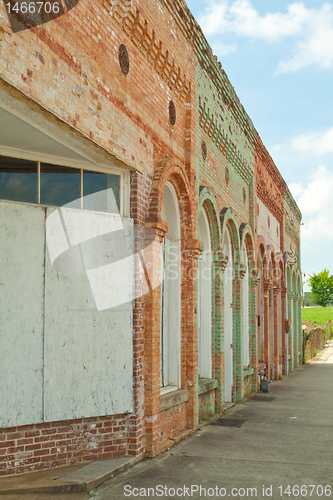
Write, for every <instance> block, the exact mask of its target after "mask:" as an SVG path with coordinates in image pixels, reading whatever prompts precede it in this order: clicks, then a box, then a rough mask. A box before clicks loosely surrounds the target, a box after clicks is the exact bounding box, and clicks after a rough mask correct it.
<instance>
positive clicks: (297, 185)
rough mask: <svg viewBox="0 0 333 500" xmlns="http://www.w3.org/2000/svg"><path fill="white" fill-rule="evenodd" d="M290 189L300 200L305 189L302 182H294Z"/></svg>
mask: <svg viewBox="0 0 333 500" xmlns="http://www.w3.org/2000/svg"><path fill="white" fill-rule="evenodd" d="M288 187H289V189H290V192H291V194H292V195H293V197H294V198H298V197H299V196H301V194H302V193H303V192H304V188H303V186H302V184H301V183H300V182H292V183H291V184H289V186H288Z"/></svg>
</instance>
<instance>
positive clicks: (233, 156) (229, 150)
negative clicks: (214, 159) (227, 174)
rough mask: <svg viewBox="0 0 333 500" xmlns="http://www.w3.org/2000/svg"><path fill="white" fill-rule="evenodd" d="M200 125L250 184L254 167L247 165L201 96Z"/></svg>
mask: <svg viewBox="0 0 333 500" xmlns="http://www.w3.org/2000/svg"><path fill="white" fill-rule="evenodd" d="M199 125H200V127H201V128H202V129H203V130H204V131H205V132H206V133H207V135H208V136H209V137H210V139H211V140H212V141H213V142H214V144H215V145H216V147H217V148H218V149H219V150H220V151H221V152H222V153H223V154H224V156H225V157H226V158H227V159H228V160H229V162H230V164H231V165H232V166H233V167H234V168H235V170H236V171H237V172H238V173H239V174H240V176H241V177H242V178H243V179H244V180H245V182H246V183H248V182H249V181H250V179H251V176H252V175H253V167H252V168H251V166H250V165H249V164H247V163H246V161H245V159H244V158H243V156H242V155H241V154H240V153H239V151H237V146H236V144H235V143H234V142H232V141H231V139H230V138H229V137H228V136H227V134H226V133H225V132H224V130H223V127H222V123H219V122H218V120H217V119H216V118H215V117H214V115H213V114H212V113H210V111H209V108H208V107H206V102H205V99H202V98H201V97H200V96H199Z"/></svg>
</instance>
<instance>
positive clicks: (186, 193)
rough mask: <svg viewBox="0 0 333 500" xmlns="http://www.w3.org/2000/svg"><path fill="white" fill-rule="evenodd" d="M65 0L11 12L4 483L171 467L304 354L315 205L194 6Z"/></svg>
mask: <svg viewBox="0 0 333 500" xmlns="http://www.w3.org/2000/svg"><path fill="white" fill-rule="evenodd" d="M61 4H62V7H63V9H64V13H63V15H61V16H59V17H55V18H54V19H53V20H50V21H48V22H44V21H45V19H42V18H41V19H39V20H38V22H36V23H35V24H37V25H36V26H34V25H33V24H30V25H29V26H30V27H29V29H23V28H24V26H25V25H26V24H27V23H28V21H27V18H25V17H24V16H22V15H18V14H16V15H15V14H13V13H12V14H11V16H10V17H8V13H7V11H6V8H5V5H4V3H2V4H1V5H0V68H1V69H0V129H1V133H0V199H1V201H0V233H1V238H0V240H1V248H0V269H1V289H0V290H1V292H0V293H1V315H2V321H1V334H0V344H1V352H2V363H1V368H0V370H1V380H2V384H1V405H0V427H1V429H0V475H9V474H19V473H22V472H27V471H31V470H41V469H46V468H49V467H58V466H61V465H66V464H69V463H73V462H86V461H90V460H96V459H102V458H107V457H115V456H121V455H126V454H129V455H137V456H143V455H144V454H146V455H147V456H155V455H156V454H158V453H160V452H161V451H163V450H164V449H166V448H167V447H169V446H170V445H172V443H173V442H175V441H176V440H178V439H179V438H181V437H182V436H185V435H187V434H190V433H191V432H193V431H194V430H195V429H196V427H197V425H198V422H199V421H200V420H202V419H203V418H207V417H209V416H210V415H213V414H219V413H221V412H222V411H223V408H224V407H225V404H226V403H230V402H232V401H237V402H238V401H241V400H243V399H244V397H246V396H247V395H248V394H250V393H251V392H253V391H257V390H258V382H259V380H258V374H259V370H260V369H263V370H264V371H265V374H266V376H267V378H271V379H277V378H278V377H279V375H287V374H288V373H289V372H290V371H291V370H293V369H294V368H295V367H297V366H298V365H299V364H300V363H301V361H302V345H301V339H302V337H301V316H300V306H301V272H300V255H299V245H300V242H299V225H300V221H301V214H300V212H299V210H298V208H297V205H296V204H295V202H294V200H293V198H292V196H291V194H290V192H289V190H288V188H287V186H286V183H285V181H284V180H283V178H282V177H281V174H280V173H279V171H278V169H277V168H276V166H275V165H274V162H273V160H272V159H271V157H270V156H269V154H268V152H267V151H266V149H265V147H264V145H263V144H262V142H261V140H260V137H259V135H258V132H257V131H256V129H255V128H254V126H253V124H252V122H251V120H250V118H249V117H248V115H247V114H246V112H245V110H244V108H243V107H242V105H241V103H240V102H239V99H238V97H237V95H236V93H235V91H234V89H233V87H232V85H231V84H230V82H229V80H228V78H227V76H226V74H225V72H224V71H223V69H222V67H221V64H220V63H219V62H218V61H217V59H216V57H215V56H213V54H212V51H211V48H210V47H209V45H208V43H207V41H206V40H205V38H204V36H203V34H202V32H201V30H200V27H199V26H198V24H197V23H196V21H195V20H194V19H193V17H192V15H191V13H190V12H189V10H188V8H187V7H186V5H185V3H184V2H182V1H181V0H177V1H173V2H171V0H166V1H162V0H161V1H160V0H157V1H156V2H155V1H152V0H146V1H144V2H142V1H139V0H138V1H136V0H126V1H125V0H90V1H88V0H80V1H79V2H70V1H68V0H67V1H65V2H61ZM65 7H66V8H65ZM29 22H30V23H31V22H32V21H29ZM110 188H112V192H113V195H112V196H111V195H109V194H107V193H108V192H109V189H110ZM96 193H103V194H102V195H98V196H97V195H96ZM96 196H97V197H96ZM64 205H67V207H65V208H62V209H61V210H60V209H59V210H58V209H57V207H63V206H64ZM51 216H52V217H51ZM111 230H112V231H114V230H117V231H119V232H123V233H124V234H125V235H126V236H124V238H123V241H124V242H125V243H124V245H125V246H126V245H127V246H126V248H127V249H128V248H129V247H130V249H131V250H130V251H129V254H128V255H126V258H125V256H122V257H123V260H126V259H128V260H127V261H126V262H127V263H128V262H130V263H131V264H130V265H133V268H134V269H135V270H134V272H133V273H132V274H131V273H129V274H126V273H127V271H128V269H129V267H128V266H127V267H126V266H125V265H124V266H123V267H122V265H123V264H121V263H120V264H118V266H117V267H115V266H114V262H110V261H109V260H107V259H108V258H109V255H107V253H108V250H107V247H106V246H105V245H106V244H107V242H108V240H107V234H108V233H109V232H110V231H111ZM119 234H120V233H119ZM128 234H131V235H132V236H133V238H132V239H131V244H129V243H128V241H129V239H128ZM94 238H95V239H96V238H97V240H96V241H97V243H96V245H97V246H95V247H94V249H95V250H96V249H98V251H99V252H100V253H101V257H100V260H99V261H98V263H99V266H98V265H97V264H96V262H95V261H94V265H88V264H87V260H85V257H84V256H85V254H84V252H85V251H86V247H85V246H84V242H85V241H93V240H94ZM126 238H127V239H126ZM50 241H52V245H50ZM103 249H104V250H103ZM71 252H72V253H71ZM73 252H74V255H75V256H76V260H75V259H74V261H72V260H71V256H70V255H73ZM75 252H77V253H75ZM103 252H104V253H103ZM132 254H133V255H134V257H133V258H132ZM294 255H296V256H297V257H298V260H297V259H296V258H294ZM59 256H60V257H59ZM61 256H63V261H62V262H60V261H59V259H60V258H61ZM82 256H83V257H82ZM66 259H67V260H66ZM80 259H81V260H82V259H83V260H82V262H83V264H82V266H81V267H80V265H79V264H77V263H78V262H81V260H80ZM103 259H104V260H103ZM131 259H132V260H131ZM97 260H98V259H97ZM123 260H122V261H123ZM296 260H297V262H296ZM122 261H121V262H122ZM59 262H60V263H59ZM66 262H67V264H66ZM68 262H70V263H71V264H70V265H71V266H72V265H73V266H74V267H75V266H76V265H77V266H78V267H77V268H75V269H74V268H73V267H70V266H69V264H68ZM73 262H75V265H74V264H73ZM95 264H96V265H95ZM66 265H67V268H66ZM57 266H58V267H57ZM59 266H60V267H59ZM61 266H65V267H61ZM68 266H69V267H68ZM66 269H67V271H68V272H66ZM131 269H132V268H131ZM109 273H110V274H109ZM162 276H163V279H162ZM131 280H133V286H132V281H131ZM123 297H127V299H124V298H123Z"/></svg>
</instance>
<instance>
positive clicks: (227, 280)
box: [223, 229, 233, 402]
mask: <svg viewBox="0 0 333 500" xmlns="http://www.w3.org/2000/svg"><path fill="white" fill-rule="evenodd" d="M223 253H224V255H226V256H227V257H228V263H227V266H226V268H225V271H224V380H225V388H224V394H225V401H226V402H231V401H232V386H233V345H232V342H233V313H232V292H233V259H232V246H231V237H230V232H229V230H228V229H226V231H225V233H224V244H223Z"/></svg>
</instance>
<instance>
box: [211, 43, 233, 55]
mask: <svg viewBox="0 0 333 500" xmlns="http://www.w3.org/2000/svg"><path fill="white" fill-rule="evenodd" d="M212 49H213V52H214V54H216V55H217V56H226V55H227V54H231V53H233V52H236V51H237V47H236V44H235V43H230V44H224V43H213V45H212Z"/></svg>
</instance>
